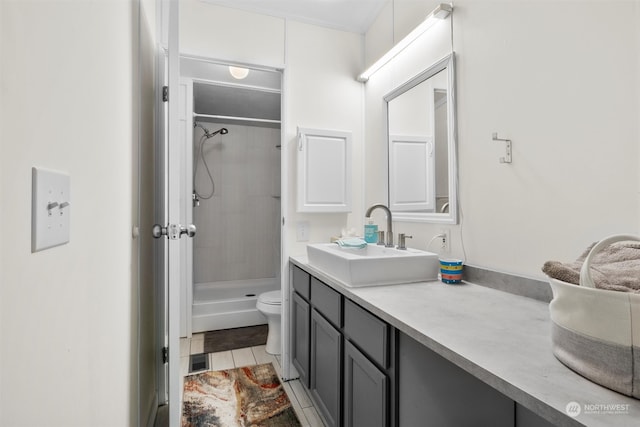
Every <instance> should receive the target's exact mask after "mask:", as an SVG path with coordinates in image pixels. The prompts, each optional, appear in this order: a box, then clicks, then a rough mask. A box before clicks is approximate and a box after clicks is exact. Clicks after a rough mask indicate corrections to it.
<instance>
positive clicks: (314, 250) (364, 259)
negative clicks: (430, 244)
mask: <svg viewBox="0 0 640 427" xmlns="http://www.w3.org/2000/svg"><path fill="white" fill-rule="evenodd" d="M307 255H308V257H309V264H310V265H311V266H312V267H315V268H317V269H319V270H321V271H323V272H324V273H326V274H328V275H329V276H332V277H335V278H336V279H338V280H340V281H341V282H343V283H344V284H346V285H347V286H353V287H359V286H375V285H396V284H400V283H411V282H426V281H431V280H437V278H438V270H439V268H440V267H439V261H438V255H437V254H434V253H432V252H425V251H421V250H418V249H406V250H399V249H395V248H385V247H384V246H378V245H371V244H369V245H367V246H366V247H365V248H362V249H356V248H341V247H340V246H338V245H337V244H335V243H315V244H309V245H307Z"/></svg>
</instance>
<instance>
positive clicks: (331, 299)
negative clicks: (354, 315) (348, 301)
mask: <svg viewBox="0 0 640 427" xmlns="http://www.w3.org/2000/svg"><path fill="white" fill-rule="evenodd" d="M311 305H313V306H314V307H315V308H316V310H318V311H319V312H320V313H322V315H323V316H324V317H326V318H327V320H329V321H330V322H331V323H333V324H334V325H335V326H337V327H338V328H340V327H341V326H342V295H340V294H339V293H338V292H336V291H334V290H333V289H331V288H330V287H329V286H327V285H325V284H324V283H322V282H321V281H319V280H318V279H316V278H315V277H311Z"/></svg>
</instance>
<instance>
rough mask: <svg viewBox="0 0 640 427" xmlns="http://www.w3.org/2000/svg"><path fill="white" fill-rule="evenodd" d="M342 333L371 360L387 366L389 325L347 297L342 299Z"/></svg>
mask: <svg viewBox="0 0 640 427" xmlns="http://www.w3.org/2000/svg"><path fill="white" fill-rule="evenodd" d="M344 333H345V335H346V336H347V337H348V338H349V340H351V342H353V343H354V344H356V346H358V347H359V348H360V349H361V350H362V351H363V352H364V353H366V355H367V356H369V357H370V358H371V359H372V360H374V361H375V362H377V363H378V364H380V366H382V367H383V368H388V367H389V350H388V348H389V326H388V325H387V324H386V323H385V322H384V321H382V320H380V319H378V318H377V317H376V316H374V315H373V314H371V313H369V312H368V311H367V310H365V309H363V308H362V307H360V306H359V305H357V304H355V303H354V302H352V301H350V300H348V299H345V301H344Z"/></svg>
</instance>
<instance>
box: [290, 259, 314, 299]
mask: <svg viewBox="0 0 640 427" xmlns="http://www.w3.org/2000/svg"><path fill="white" fill-rule="evenodd" d="M292 276H293V280H292V282H293V289H295V290H296V292H298V293H299V294H300V295H302V297H303V298H304V299H306V300H307V301H308V300H309V286H310V284H309V279H310V277H311V276H309V273H307V272H306V271H304V270H303V269H301V268H300V267H296V266H295V265H294V266H293V274H292Z"/></svg>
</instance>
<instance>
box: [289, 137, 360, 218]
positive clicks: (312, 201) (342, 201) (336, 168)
mask: <svg viewBox="0 0 640 427" xmlns="http://www.w3.org/2000/svg"><path fill="white" fill-rule="evenodd" d="M351 145H352V142H351V132H345V131H335V130H322V129H307V128H298V146H297V150H298V203H297V210H298V212H351V175H352V169H351V163H352V160H351V151H352V147H351Z"/></svg>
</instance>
